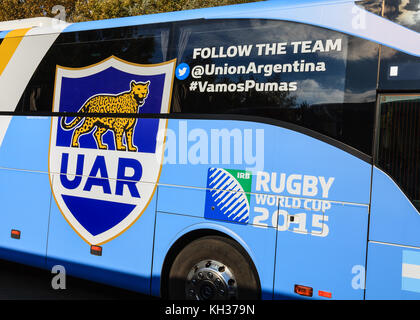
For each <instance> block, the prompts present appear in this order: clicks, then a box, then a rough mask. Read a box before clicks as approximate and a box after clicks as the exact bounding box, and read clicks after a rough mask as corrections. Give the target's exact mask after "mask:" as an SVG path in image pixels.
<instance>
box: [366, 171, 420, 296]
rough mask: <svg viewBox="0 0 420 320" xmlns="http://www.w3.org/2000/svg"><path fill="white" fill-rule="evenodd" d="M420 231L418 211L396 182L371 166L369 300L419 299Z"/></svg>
mask: <svg viewBox="0 0 420 320" xmlns="http://www.w3.org/2000/svg"><path fill="white" fill-rule="evenodd" d="M419 228H420V214H419V212H418V211H417V210H416V208H415V207H414V206H413V205H412V204H411V202H410V200H409V199H408V198H407V197H406V196H405V195H404V193H403V192H402V191H401V190H400V188H399V187H398V186H397V185H396V184H395V182H394V181H393V180H392V179H391V178H390V177H389V176H388V175H387V174H386V173H384V172H383V171H382V170H380V169H378V168H376V167H374V170H373V184H372V207H371V215H370V231H369V240H370V241H371V242H370V243H369V249H368V259H367V279H366V280H367V285H366V297H367V298H368V299H419V298H420V280H419V279H420V259H419V258H417V257H419V255H420V253H419V252H420V239H419V237H418V230H419ZM377 242H379V243H377ZM404 246H407V247H404ZM405 264H406V265H407V266H405Z"/></svg>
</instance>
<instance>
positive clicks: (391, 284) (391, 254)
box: [366, 242, 420, 300]
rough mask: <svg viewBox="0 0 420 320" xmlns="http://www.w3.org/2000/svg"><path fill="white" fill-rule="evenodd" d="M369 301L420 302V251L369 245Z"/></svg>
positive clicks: (383, 245)
mask: <svg viewBox="0 0 420 320" xmlns="http://www.w3.org/2000/svg"><path fill="white" fill-rule="evenodd" d="M366 277H367V278H366V299H370V300H381V299H382V300H384V299H390V300H395V299H403V300H409V299H410V300H411V299H413V300H419V299H420V249H419V248H411V247H403V246H395V245H390V244H383V243H373V242H370V243H369V247H368V266H367V276H366Z"/></svg>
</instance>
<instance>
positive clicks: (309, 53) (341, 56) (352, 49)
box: [171, 19, 378, 155]
mask: <svg viewBox="0 0 420 320" xmlns="http://www.w3.org/2000/svg"><path fill="white" fill-rule="evenodd" d="M174 34H175V37H176V40H175V41H176V43H177V46H176V51H175V52H174V57H176V58H177V61H178V63H185V64H186V65H188V66H189V67H190V70H191V76H190V77H188V78H186V79H179V78H178V80H176V81H175V86H174V97H173V104H172V108H171V110H172V112H182V113H193V114H218V115H220V116H221V117H223V115H224V116H225V117H226V115H228V114H229V115H241V116H244V115H245V116H258V117H265V118H269V119H270V120H274V122H275V121H276V120H280V121H282V122H286V123H291V124H295V125H298V126H301V127H304V128H307V129H310V130H312V131H314V132H317V133H321V134H322V135H326V136H329V137H331V138H333V139H335V140H338V141H340V142H342V143H345V144H346V145H349V146H351V147H353V148H356V149H357V150H359V151H362V152H363V153H365V154H367V155H371V147H372V140H373V139H372V137H373V119H374V112H373V110H374V102H375V100H376V81H377V78H376V75H377V64H378V45H377V44H374V43H371V42H369V41H366V40H362V39H359V38H356V37H352V36H348V35H345V34H342V33H339V32H335V31H331V30H327V29H323V28H319V27H315V26H310V25H304V24H299V23H293V22H285V21H267V20H246V19H244V20H216V21H192V22H188V23H179V24H177V27H176V30H175V32H174ZM254 118H255V117H254ZM251 119H252V118H251ZM272 122H273V121H272Z"/></svg>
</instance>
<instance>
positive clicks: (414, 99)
mask: <svg viewBox="0 0 420 320" xmlns="http://www.w3.org/2000/svg"><path fill="white" fill-rule="evenodd" d="M419 120H420V96H419V95H413V96H410V95H405V96H401V95H400V96H398V95H387V96H382V97H381V100H380V120H379V129H378V130H379V143H378V150H377V164H378V166H379V167H380V168H381V169H382V170H384V171H385V172H386V173H387V174H388V175H390V176H391V177H392V178H393V179H394V181H395V182H396V183H397V184H398V185H399V186H400V188H401V189H402V190H403V191H404V192H405V194H406V195H407V196H408V198H409V199H410V200H411V201H412V203H413V204H414V205H415V206H416V208H417V209H418V210H420V185H419V183H418V182H419V179H420V125H419Z"/></svg>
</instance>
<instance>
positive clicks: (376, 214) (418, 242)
mask: <svg viewBox="0 0 420 320" xmlns="http://www.w3.org/2000/svg"><path fill="white" fill-rule="evenodd" d="M419 229H420V213H419V212H418V211H417V210H416V208H415V207H414V206H413V205H412V204H411V202H410V200H409V199H408V198H407V197H406V196H405V195H404V193H403V192H402V191H401V189H400V188H399V187H398V186H397V185H396V184H395V182H394V181H393V180H392V179H391V178H390V177H389V176H388V175H387V174H386V173H385V172H383V171H382V170H380V169H378V168H376V167H374V170H373V181H372V209H371V217H370V231H369V240H373V241H378V242H387V243H394V244H400V245H407V246H413V247H420V237H419V236H418V232H419Z"/></svg>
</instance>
